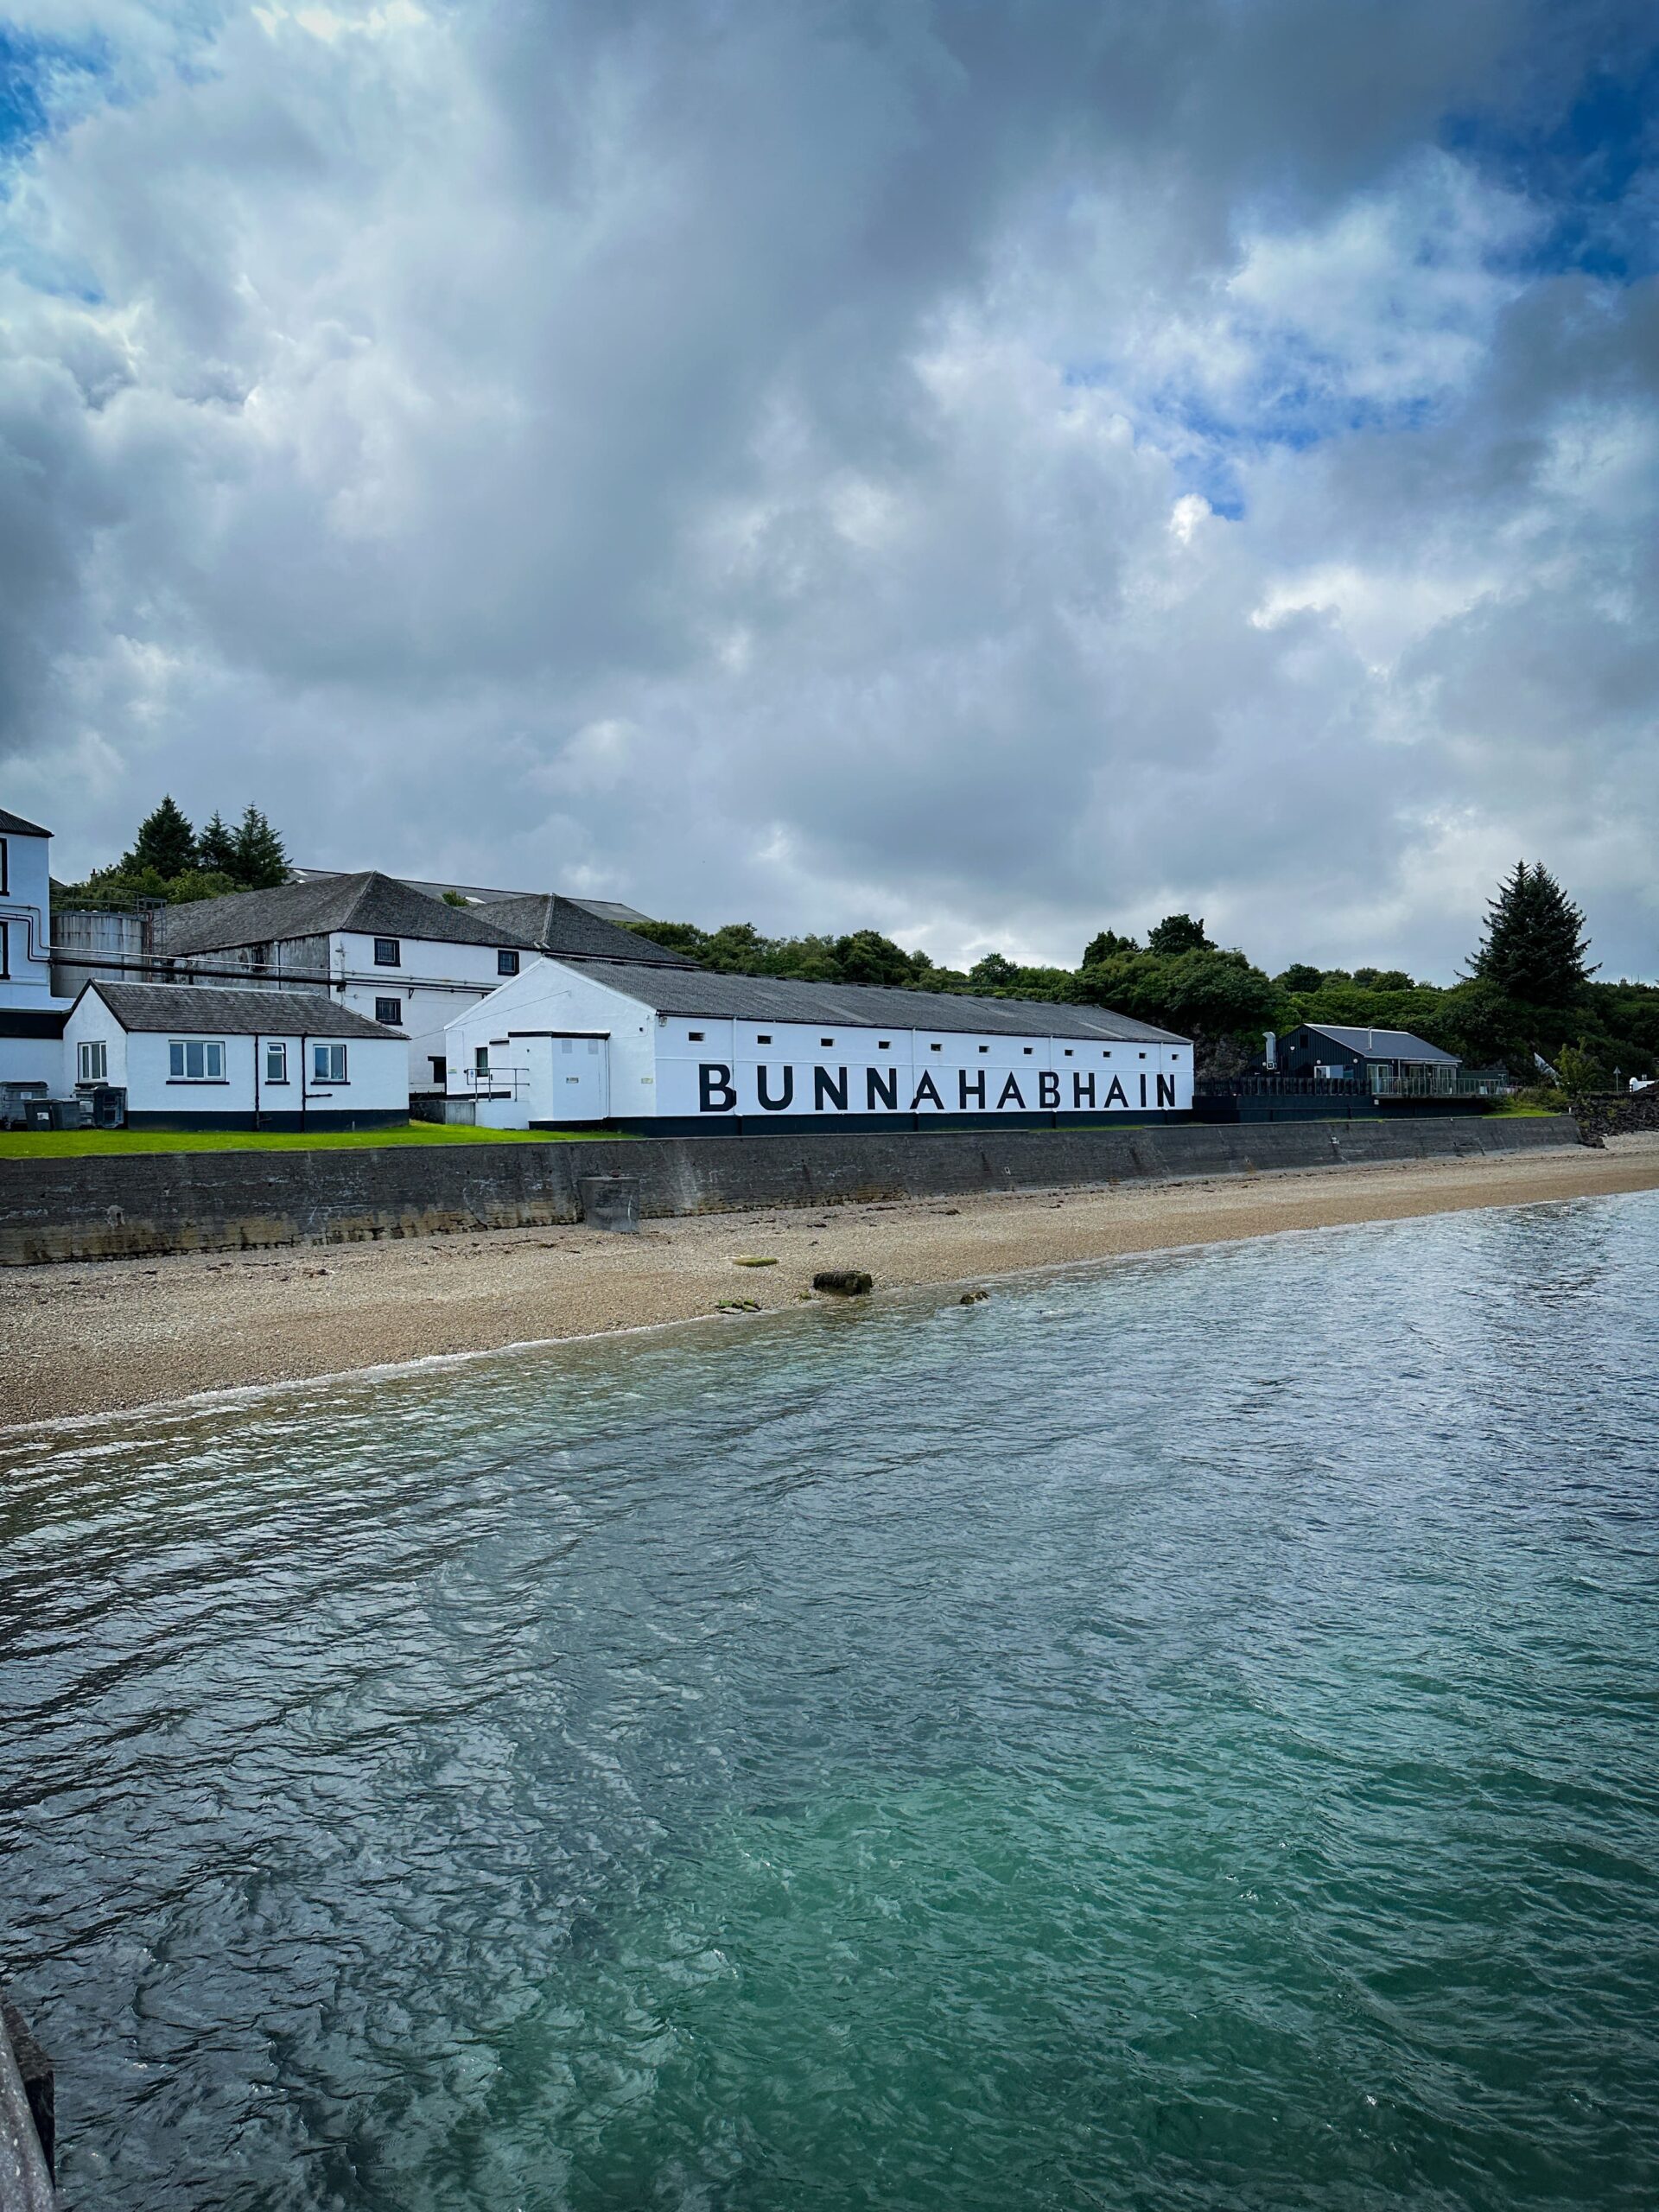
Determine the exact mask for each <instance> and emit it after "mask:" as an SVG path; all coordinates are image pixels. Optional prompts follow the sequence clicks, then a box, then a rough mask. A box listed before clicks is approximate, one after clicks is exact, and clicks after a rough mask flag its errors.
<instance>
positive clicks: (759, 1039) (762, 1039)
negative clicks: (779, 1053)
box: [754, 1031, 772, 1045]
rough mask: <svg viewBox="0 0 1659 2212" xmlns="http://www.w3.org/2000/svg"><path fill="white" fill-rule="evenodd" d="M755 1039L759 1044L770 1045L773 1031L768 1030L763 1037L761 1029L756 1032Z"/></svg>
mask: <svg viewBox="0 0 1659 2212" xmlns="http://www.w3.org/2000/svg"><path fill="white" fill-rule="evenodd" d="M754 1041H755V1043H756V1044H757V1045H770V1044H771V1042H772V1034H771V1032H770V1031H768V1032H767V1033H766V1035H765V1036H764V1037H763V1036H762V1035H760V1032H759V1031H757V1032H756V1033H755V1039H754Z"/></svg>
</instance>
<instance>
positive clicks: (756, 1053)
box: [444, 955, 1192, 1135]
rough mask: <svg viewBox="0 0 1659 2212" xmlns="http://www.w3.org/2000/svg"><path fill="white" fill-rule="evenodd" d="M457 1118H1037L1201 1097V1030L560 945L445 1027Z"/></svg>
mask: <svg viewBox="0 0 1659 2212" xmlns="http://www.w3.org/2000/svg"><path fill="white" fill-rule="evenodd" d="M445 1037H446V1044H445V1052H444V1061H445V1065H446V1069H447V1073H448V1086H447V1087H448V1109H449V1110H450V1111H451V1112H454V1113H456V1114H458V1115H459V1116H463V1117H464V1118H467V1119H469V1120H470V1119H476V1120H477V1121H478V1122H480V1123H482V1124H484V1125H486V1126H488V1127H493V1128H570V1127H580V1126H582V1124H593V1123H606V1124H608V1125H610V1126H613V1127H615V1128H624V1129H630V1128H639V1129H647V1128H648V1129H650V1130H652V1131H653V1132H655V1133H657V1134H658V1135H711V1134H715V1133H717V1132H719V1131H721V1130H731V1131H736V1132H741V1133H744V1134H748V1133H753V1131H755V1130H757V1129H761V1128H791V1129H799V1128H918V1127H926V1126H929V1125H932V1126H938V1127H944V1128H964V1127H970V1126H972V1125H974V1124H976V1123H978V1122H987V1121H999V1122H1004V1123H1013V1124H1016V1125H1022V1126H1026V1127H1031V1128H1046V1127H1050V1126H1052V1125H1054V1124H1056V1123H1065V1122H1074V1123H1075V1122H1098V1121H1102V1120H1105V1119H1124V1120H1132V1121H1163V1120H1166V1119H1168V1118H1169V1117H1170V1116H1174V1115H1178V1114H1179V1115H1185V1114H1187V1113H1189V1112H1190V1111H1191V1109H1192V1045H1191V1043H1190V1041H1189V1040H1188V1039H1185V1038H1184V1037H1177V1036H1174V1035H1173V1034H1172V1033H1170V1032H1169V1031H1167V1030H1164V1029H1154V1028H1152V1027H1149V1026H1148V1025H1147V1023H1145V1022H1141V1021H1134V1020H1129V1019H1128V1017H1127V1016H1125V1015H1122V1014H1113V1013H1110V1012H1109V1011H1108V1010H1106V1009H1105V1008H1103V1007H1087V1006H1059V1005H1050V1004H1046V1003H1039V1002H1038V1001H1028V1000H1019V999H995V998H969V997H957V996H956V995H948V994H944V993H939V992H931V991H906V990H895V989H888V988H880V987H878V986H874V985H862V984H842V983H808V982H792V981H786V980H783V979H779V978H775V977H770V976H718V975H711V974H709V973H708V972H706V971H705V970H703V969H697V968H692V967H688V966H686V965H685V964H683V963H674V964H670V963H669V962H668V961H667V960H664V962H663V963H660V964H656V963H652V962H650V961H641V960H639V959H632V960H629V961H626V962H620V961H607V960H602V959H601V960H593V959H584V958H582V957H560V956H557V955H553V956H548V957H543V958H542V959H540V960H538V961H537V962H536V963H534V964H533V965H532V966H530V967H528V968H526V969H524V972H523V973H521V974H520V975H518V976H516V977H515V978H513V979H512V981H511V982H506V983H504V984H503V985H502V986H501V987H500V988H499V989H497V990H495V991H493V992H492V993H491V994H490V995H489V996H488V997H487V998H486V999H481V1000H480V1001H479V1002H478V1003H477V1004H476V1005H475V1006H471V1007H466V1008H465V1009H463V1010H462V1011H461V1013H460V1014H457V1015H456V1016H455V1017H454V1019H453V1020H451V1021H450V1022H449V1024H448V1028H447V1030H446V1033H445Z"/></svg>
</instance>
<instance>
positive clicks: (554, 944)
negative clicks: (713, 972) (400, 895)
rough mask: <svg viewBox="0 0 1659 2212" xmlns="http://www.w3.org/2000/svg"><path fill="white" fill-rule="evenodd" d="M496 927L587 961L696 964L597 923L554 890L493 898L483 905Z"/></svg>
mask: <svg viewBox="0 0 1659 2212" xmlns="http://www.w3.org/2000/svg"><path fill="white" fill-rule="evenodd" d="M483 911H484V912H485V913H486V914H487V915H488V917H489V918H490V919H491V920H492V921H493V923H494V924H495V925H496V926H497V928H498V929H505V930H512V931H522V932H523V934H524V940H525V942H526V943H528V944H538V945H540V947H541V949H542V950H543V952H556V953H561V954H563V953H575V954H577V955H579V956H580V957H582V958H583V959H591V960H638V961H642V962H644V963H645V964H646V965H647V966H649V967H653V968H696V965H697V963H696V961H695V960H690V959H688V958H687V957H686V956H685V954H684V953H683V952H671V951H670V950H669V949H668V947H667V946H666V945H663V944H652V941H651V939H650V938H648V937H636V936H635V935H634V933H633V931H632V930H624V929H619V928H618V927H617V925H616V924H615V923H614V922H607V921H601V918H600V917H599V916H598V915H597V914H595V913H594V911H593V909H592V908H591V907H590V906H582V905H580V904H579V903H578V902H577V901H576V900H575V899H562V898H561V897H560V896H559V894H558V893H557V892H556V891H524V892H520V893H516V894H515V895H514V896H513V897H512V898H510V899H492V900H491V901H490V903H489V905H488V906H486V907H485V908H484V909H483Z"/></svg>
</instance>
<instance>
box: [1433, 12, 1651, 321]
mask: <svg viewBox="0 0 1659 2212" xmlns="http://www.w3.org/2000/svg"><path fill="white" fill-rule="evenodd" d="M1441 139H1442V143H1444V144H1445V145H1446V148H1447V149H1448V150H1450V151H1452V152H1453V153H1455V154H1457V155H1458V156H1459V157H1460V158H1462V159H1463V160H1465V161H1468V162H1472V163H1474V165H1475V166H1476V167H1478V168H1480V169H1483V170H1484V171H1485V172H1486V174H1488V175H1491V176H1493V177H1495V178H1497V180H1499V181H1501V182H1502V183H1503V185H1504V186H1505V188H1507V189H1509V190H1510V191H1516V192H1521V193H1524V194H1526V196H1527V198H1528V199H1529V200H1531V201H1532V203H1533V204H1534V205H1535V207H1539V208H1541V209H1542V210H1543V211H1544V212H1545V213H1546V214H1547V216H1548V222H1547V223H1546V224H1545V225H1544V226H1541V229H1540V231H1539V233H1538V235H1537V236H1536V237H1535V238H1529V240H1527V241H1526V243H1525V244H1524V245H1517V247H1516V249H1515V252H1514V256H1513V259H1512V263H1511V265H1512V266H1513V267H1515V268H1516V269H1518V270H1521V271H1522V272H1523V273H1525V274H1528V275H1539V276H1545V275H1554V274H1559V273H1560V272H1561V271H1563V270H1583V271H1584V272H1585V273H1586V275H1589V276H1593V277H1601V278H1603V279H1605V280H1606V281H1608V282H1611V283H1633V282H1635V281H1636V280H1637V278H1639V277H1646V276H1650V275H1651V274H1652V273H1653V272H1654V270H1656V269H1659V226H1656V225H1655V222H1654V219H1653V218H1654V208H1655V205H1656V200H1659V41H1655V42H1654V43H1652V44H1651V45H1650V46H1649V49H1648V51H1647V52H1646V53H1645V54H1643V55H1642V56H1641V57H1640V59H1639V60H1637V61H1635V62H1633V63H1632V64H1631V65H1630V67H1626V68H1624V70H1614V69H1611V68H1608V67H1602V68H1599V69H1598V70H1597V71H1595V72H1594V73H1592V75H1590V76H1589V77H1587V78H1586V79H1585V81H1584V83H1583V84H1582V85H1581V86H1580V90H1579V92H1578V94H1577V97H1576V98H1575V99H1573V100H1572V102H1571V103H1570V104H1569V105H1567V107H1565V108H1564V109H1562V110H1560V111H1559V112H1558V113H1556V114H1554V116H1551V117H1549V118H1536V119H1534V120H1532V121H1530V122H1529V121H1528V120H1527V119H1525V118H1516V117H1515V116H1512V115H1504V116H1500V115H1497V114H1494V113H1492V112H1490V111H1486V110H1483V109H1468V110H1464V111H1459V112H1457V113H1454V114H1452V115H1451V116H1449V117H1448V118H1446V122H1445V124H1444V125H1443V127H1442V130H1441Z"/></svg>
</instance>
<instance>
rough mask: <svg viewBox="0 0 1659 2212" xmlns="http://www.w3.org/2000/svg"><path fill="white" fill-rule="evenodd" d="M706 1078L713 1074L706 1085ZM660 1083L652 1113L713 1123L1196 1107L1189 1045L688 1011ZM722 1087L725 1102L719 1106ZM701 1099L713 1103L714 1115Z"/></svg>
mask: <svg viewBox="0 0 1659 2212" xmlns="http://www.w3.org/2000/svg"><path fill="white" fill-rule="evenodd" d="M721 1069H724V1070H725V1071H726V1074H725V1076H724V1077H720V1076H719V1075H718V1072H717V1071H719V1070H721ZM705 1070H709V1071H711V1073H710V1075H709V1080H708V1082H707V1084H705V1082H704V1079H703V1071H705ZM657 1076H658V1081H657V1085H656V1091H657V1104H656V1109H655V1110H656V1112H657V1113H658V1114H659V1115H671V1116H697V1117H698V1118H709V1119H714V1118H717V1117H718V1116H719V1115H720V1114H721V1113H725V1114H742V1115H746V1116H747V1115H757V1116H758V1115H761V1114H766V1115H769V1116H777V1117H778V1118H779V1119H783V1118H785V1116H791V1115H801V1114H836V1113H842V1112H845V1113H849V1114H870V1113H888V1112H897V1113H901V1114H908V1113H912V1112H913V1113H918V1114H973V1115H976V1116H977V1115H979V1114H985V1115H988V1116H995V1115H997V1114H999V1113H1001V1114H1020V1113H1026V1114H1030V1113H1046V1112H1052V1111H1055V1110H1058V1111H1060V1112H1064V1113H1078V1112H1082V1113H1117V1114H1123V1113H1141V1112H1143V1111H1150V1112H1156V1111H1158V1110H1160V1108H1161V1109H1162V1110H1164V1111H1166V1112H1167V1111H1169V1110H1171V1109H1172V1108H1173V1109H1174V1110H1176V1111H1178V1112H1185V1111H1188V1110H1190V1109H1191V1107H1192V1046H1190V1045H1184V1044H1178V1045H1158V1044H1139V1043H1135V1042H1133V1041H1128V1042H1125V1041H1121V1040H1120V1041H1116V1042H1114V1043H1112V1044H1104V1043H1097V1042H1095V1041H1093V1040H1089V1039H1082V1038H1065V1037H1053V1038H1051V1037H1043V1036H1025V1037H1007V1036H995V1035H994V1036H987V1035H984V1034H982V1033H974V1032H971V1031H956V1030H931V1029H912V1030H905V1029H893V1030H880V1029H864V1028H857V1029H843V1028H839V1027H833V1026H830V1025H827V1024H826V1025H824V1026H823V1027H819V1026H817V1025H812V1024H804V1023H799V1022H794V1023H791V1022H774V1023H772V1024H770V1025H763V1024H760V1023H756V1022H748V1021H715V1020H700V1019H698V1018H697V1017H696V1016H687V1015H683V1014H671V1015H670V1016H669V1017H668V1019H667V1020H666V1021H664V1023H663V1025H662V1026H661V1027H660V1028H659V1029H658V1032H657ZM1160 1077H1161V1078H1162V1079H1163V1084H1164V1088H1163V1090H1161V1091H1160V1089H1159V1079H1160ZM727 1090H729V1091H730V1092H731V1094H732V1100H731V1103H730V1104H729V1105H726V1104H723V1103H721V1102H723V1099H724V1095H725V1093H726V1091H727ZM843 1095H844V1097H845V1104H844V1105H843V1104H842V1103H841V1102H842V1096H843ZM707 1101H713V1102H715V1105H714V1108H713V1110H711V1108H710V1105H709V1103H706V1102H707ZM890 1101H891V1102H893V1103H889V1102H890Z"/></svg>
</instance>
